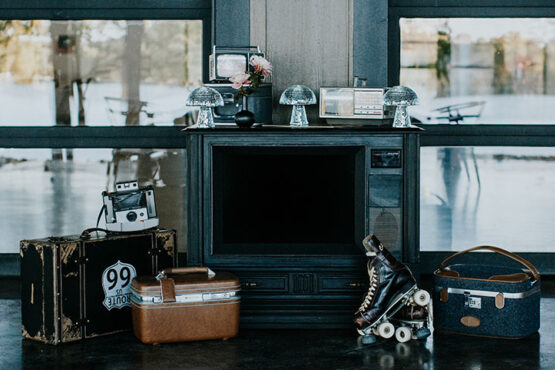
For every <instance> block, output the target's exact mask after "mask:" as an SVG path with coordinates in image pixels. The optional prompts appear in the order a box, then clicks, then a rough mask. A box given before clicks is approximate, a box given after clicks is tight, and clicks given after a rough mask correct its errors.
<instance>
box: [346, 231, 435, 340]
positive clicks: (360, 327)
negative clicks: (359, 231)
mask: <svg viewBox="0 0 555 370" xmlns="http://www.w3.org/2000/svg"><path fill="white" fill-rule="evenodd" d="M363 245H364V247H365V248H366V250H367V253H366V255H367V256H369V257H371V259H370V260H369V261H368V275H369V277H370V283H369V287H368V293H367V294H366V296H365V298H364V301H363V302H362V304H361V306H360V308H359V309H358V311H357V312H356V313H355V315H354V320H353V321H354V323H355V325H356V327H357V331H358V332H359V334H361V335H362V336H365V337H367V338H366V340H363V343H364V342H366V343H365V344H367V343H371V342H372V340H374V341H375V338H374V339H372V336H374V335H378V336H381V337H384V338H391V337H392V336H393V335H394V334H395V328H394V326H393V325H392V324H391V323H390V322H389V321H388V320H389V318H390V317H392V316H393V315H394V314H395V313H396V312H397V311H398V310H399V309H401V308H402V307H403V306H404V305H405V304H406V303H407V302H409V300H411V299H415V298H413V295H414V294H415V293H416V292H417V291H418V288H417V286H416V280H415V279H414V277H413V275H412V272H411V271H410V270H409V268H408V267H407V266H405V265H404V264H402V263H401V262H399V261H398V260H397V259H396V258H395V257H394V256H393V255H392V254H391V253H389V251H388V250H387V249H385V248H384V246H383V244H382V243H381V242H380V241H379V240H378V238H377V237H376V236H374V235H372V234H371V235H369V236H368V237H366V239H364V241H363ZM426 293H427V292H426Z"/></svg>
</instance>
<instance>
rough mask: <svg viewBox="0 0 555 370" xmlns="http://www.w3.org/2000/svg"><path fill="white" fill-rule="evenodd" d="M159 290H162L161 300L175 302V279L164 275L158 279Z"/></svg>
mask: <svg viewBox="0 0 555 370" xmlns="http://www.w3.org/2000/svg"><path fill="white" fill-rule="evenodd" d="M160 290H161V291H162V302H164V303H166V302H175V301H176V300H175V281H174V280H173V279H171V278H168V277H164V278H163V279H160Z"/></svg>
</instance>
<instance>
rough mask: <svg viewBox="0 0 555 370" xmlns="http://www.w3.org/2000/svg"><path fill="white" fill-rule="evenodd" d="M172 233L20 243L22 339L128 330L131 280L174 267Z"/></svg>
mask: <svg viewBox="0 0 555 370" xmlns="http://www.w3.org/2000/svg"><path fill="white" fill-rule="evenodd" d="M176 253H177V252H176V237H175V231H170V230H160V229H158V230H148V231H141V232H136V233H125V234H123V233H114V234H112V233H109V234H107V235H105V234H104V233H97V232H90V233H83V234H82V235H73V236H63V237H49V238H45V239H35V240H23V241H21V249H20V255H21V321H22V323H21V324H22V326H21V328H22V334H23V337H24V338H27V339H33V340H37V341H41V342H44V343H50V344H59V343H65V342H72V341H76V340H80V339H84V338H91V337H96V336H99V335H105V334H111V333H116V332H119V331H122V330H129V329H131V307H130V305H131V297H130V296H131V282H132V280H133V278H134V277H135V276H141V275H143V276H144V275H154V274H156V273H157V271H158V270H161V269H165V268H168V267H174V266H175V264H176V262H177V258H176Z"/></svg>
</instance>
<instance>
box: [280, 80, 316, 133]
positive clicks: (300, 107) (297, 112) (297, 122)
mask: <svg viewBox="0 0 555 370" xmlns="http://www.w3.org/2000/svg"><path fill="white" fill-rule="evenodd" d="M279 104H284V105H292V106H293V110H292V111H291V120H290V121H289V124H290V125H291V126H308V119H307V118H306V110H305V108H304V106H305V105H310V104H316V95H314V92H313V91H312V90H310V89H309V88H308V87H306V86H303V85H293V86H289V87H288V88H287V89H285V91H284V92H283V93H282V94H281V97H280V98H279Z"/></svg>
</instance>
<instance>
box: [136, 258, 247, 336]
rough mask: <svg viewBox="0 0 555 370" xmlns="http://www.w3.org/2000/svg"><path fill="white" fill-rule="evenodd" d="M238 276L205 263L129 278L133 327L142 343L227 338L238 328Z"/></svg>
mask: <svg viewBox="0 0 555 370" xmlns="http://www.w3.org/2000/svg"><path fill="white" fill-rule="evenodd" d="M239 290H240V283H239V279H238V278H237V277H236V276H235V275H233V274H231V273H228V272H218V273H214V272H213V271H212V270H210V269H209V268H207V267H185V268H169V269H166V270H164V271H162V272H161V273H160V274H158V276H156V277H152V276H142V277H138V278H135V279H133V282H132V286H131V292H132V295H131V313H132V318H133V332H134V333H135V336H137V338H139V340H140V341H141V342H143V343H167V342H184V341H193V340H206V339H219V338H222V339H228V338H231V337H234V336H236V335H237V333H238V331H239V303H240V298H239Z"/></svg>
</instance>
